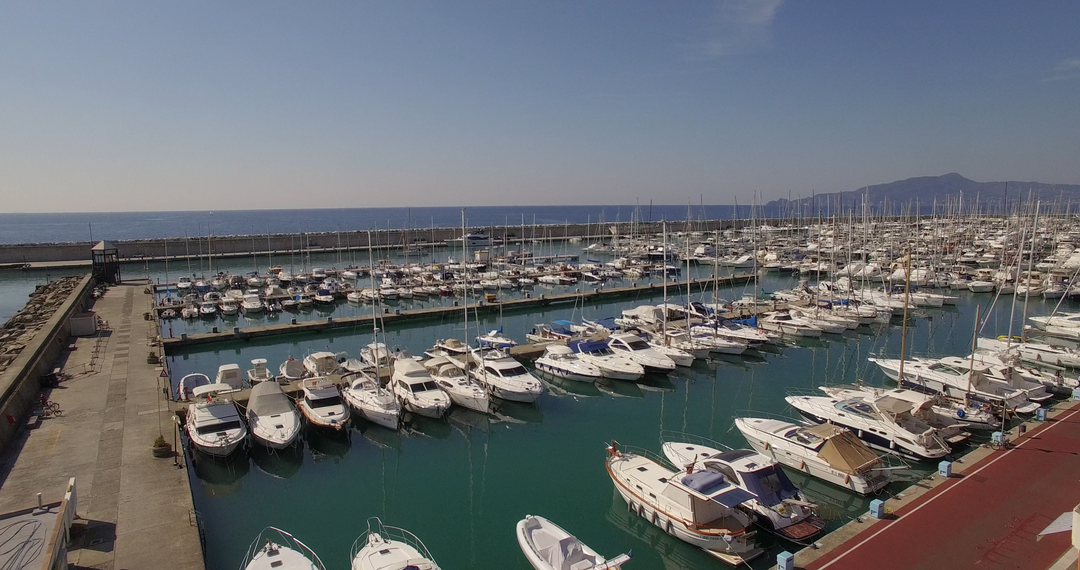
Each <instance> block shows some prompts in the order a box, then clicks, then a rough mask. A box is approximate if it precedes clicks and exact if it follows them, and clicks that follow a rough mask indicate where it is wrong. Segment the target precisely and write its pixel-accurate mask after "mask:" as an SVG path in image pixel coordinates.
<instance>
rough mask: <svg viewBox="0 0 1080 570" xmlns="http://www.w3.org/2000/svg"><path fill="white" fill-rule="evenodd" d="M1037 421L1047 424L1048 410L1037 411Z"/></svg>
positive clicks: (1040, 409)
mask: <svg viewBox="0 0 1080 570" xmlns="http://www.w3.org/2000/svg"><path fill="white" fill-rule="evenodd" d="M1035 419H1037V420H1039V421H1040V422H1045V421H1046V408H1039V409H1037V410H1035Z"/></svg>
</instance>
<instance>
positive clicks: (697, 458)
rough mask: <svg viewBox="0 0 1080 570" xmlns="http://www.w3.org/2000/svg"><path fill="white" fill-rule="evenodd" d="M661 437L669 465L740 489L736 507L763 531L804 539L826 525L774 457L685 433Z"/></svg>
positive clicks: (805, 540) (800, 541)
mask: <svg viewBox="0 0 1080 570" xmlns="http://www.w3.org/2000/svg"><path fill="white" fill-rule="evenodd" d="M661 441H663V444H662V446H661V447H662V448H663V450H664V456H665V457H666V458H667V460H668V461H670V462H671V463H672V464H673V465H676V466H680V465H681V466H684V467H685V469H686V471H687V472H688V473H695V472H706V473H714V474H718V475H720V477H721V479H720V480H721V481H722V482H723V483H726V484H727V485H731V486H734V487H736V488H738V489H741V490H742V491H744V493H745V494H746V499H745V500H744V501H743V502H742V503H741V504H740V505H739V506H740V507H741V508H743V509H744V510H745V511H746V512H747V514H749V515H750V516H752V517H755V518H756V521H755V522H756V523H757V525H758V526H760V527H761V528H763V529H764V530H765V531H766V532H771V533H773V534H776V535H777V536H780V537H782V538H785V539H787V540H790V541H792V542H795V543H797V544H805V543H807V542H809V541H812V540H813V538H814V537H815V536H817V535H819V534H820V533H821V532H822V531H823V530H825V521H823V520H821V518H820V517H818V516H817V514H816V513H815V512H814V509H815V508H816V505H813V504H811V503H810V502H809V501H807V500H806V497H805V496H804V495H803V494H802V492H801V491H799V489H798V488H797V487H795V485H794V484H793V483H792V482H791V480H790V479H788V476H787V474H785V473H784V470H783V469H782V468H780V466H779V464H778V463H777V462H776V461H773V460H772V459H769V458H768V457H766V456H764V455H762V454H760V453H758V452H756V451H754V450H752V449H731V448H729V447H727V446H725V445H722V444H720V443H717V442H713V441H709V440H707V439H705V438H701V437H698V436H693V435H690V434H682V433H664V434H661Z"/></svg>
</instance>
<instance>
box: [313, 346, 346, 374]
mask: <svg viewBox="0 0 1080 570" xmlns="http://www.w3.org/2000/svg"><path fill="white" fill-rule="evenodd" d="M304 369H305V370H307V371H308V374H309V375H310V376H329V375H331V374H337V373H339V372H341V367H340V366H339V365H338V361H337V355H336V354H334V353H333V352H327V351H325V350H324V351H320V352H312V353H311V354H308V355H307V356H305V357H304Z"/></svg>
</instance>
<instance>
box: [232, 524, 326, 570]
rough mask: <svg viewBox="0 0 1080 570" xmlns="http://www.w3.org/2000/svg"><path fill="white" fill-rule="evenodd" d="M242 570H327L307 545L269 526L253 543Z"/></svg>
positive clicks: (241, 565)
mask: <svg viewBox="0 0 1080 570" xmlns="http://www.w3.org/2000/svg"><path fill="white" fill-rule="evenodd" d="M240 570H326V567H325V566H323V563H322V560H319V555H318V554H315V552H314V551H312V550H311V549H310V548H308V546H307V545H306V544H304V543H303V542H300V541H299V540H297V539H296V538H295V537H293V535H291V534H289V533H287V532H285V531H283V530H281V529H278V528H275V527H272V526H268V527H266V528H264V529H263V530H262V532H260V533H259V535H258V536H256V537H255V540H253V541H251V546H248V551H247V555H245V556H244V561H243V562H241V563H240Z"/></svg>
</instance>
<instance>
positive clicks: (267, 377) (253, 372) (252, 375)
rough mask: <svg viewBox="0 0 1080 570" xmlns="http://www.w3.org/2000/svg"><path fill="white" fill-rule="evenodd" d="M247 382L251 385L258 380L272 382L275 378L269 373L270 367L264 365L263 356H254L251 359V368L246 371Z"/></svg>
mask: <svg viewBox="0 0 1080 570" xmlns="http://www.w3.org/2000/svg"><path fill="white" fill-rule="evenodd" d="M247 378H248V384H251V385H252V386H254V385H256V384H258V383H259V382H273V381H274V380H275V378H274V375H273V374H271V373H270V369H269V368H267V367H266V359H265V358H254V359H252V360H251V368H249V369H248V371H247Z"/></svg>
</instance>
